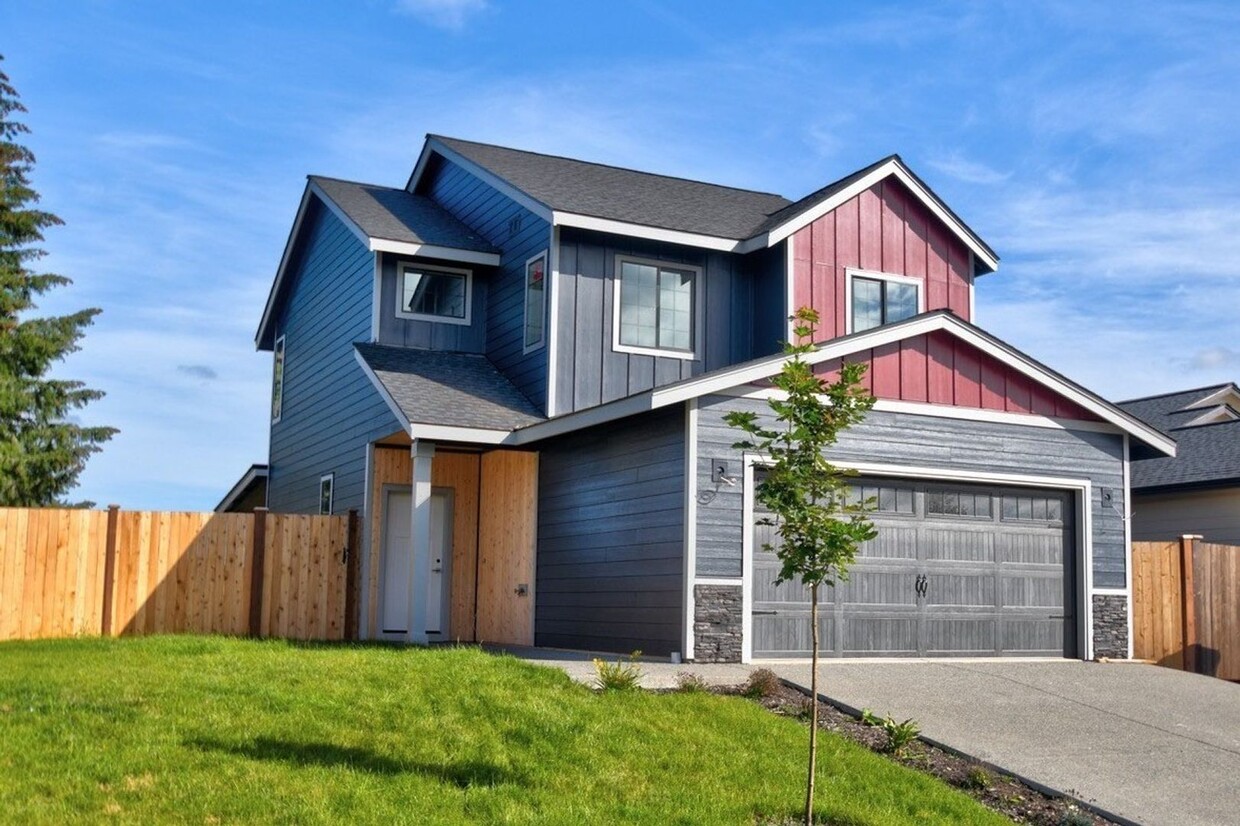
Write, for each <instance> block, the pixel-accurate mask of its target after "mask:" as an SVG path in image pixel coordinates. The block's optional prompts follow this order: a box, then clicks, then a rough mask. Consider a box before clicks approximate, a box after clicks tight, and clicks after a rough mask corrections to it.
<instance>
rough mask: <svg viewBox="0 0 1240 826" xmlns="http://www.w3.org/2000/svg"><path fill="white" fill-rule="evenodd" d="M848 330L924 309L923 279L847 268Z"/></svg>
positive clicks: (868, 326)
mask: <svg viewBox="0 0 1240 826" xmlns="http://www.w3.org/2000/svg"><path fill="white" fill-rule="evenodd" d="M848 292H849V295H850V299H849V315H848V320H849V330H848V331H849V332H851V333H860V332H861V331H862V330H872V329H873V328H875V327H881V326H883V325H884V324H891V323H893V322H896V321H903V320H904V319H906V318H912V317H913V316H915V315H917V314H918V313H919V312H921V304H922V302H921V281H920V280H919V279H916V278H910V277H908V276H903V275H890V274H888V273H877V272H863V271H860V270H857V271H853V270H850V271H849V272H848Z"/></svg>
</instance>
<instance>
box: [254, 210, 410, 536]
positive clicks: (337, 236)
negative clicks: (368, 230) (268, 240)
mask: <svg viewBox="0 0 1240 826" xmlns="http://www.w3.org/2000/svg"><path fill="white" fill-rule="evenodd" d="M287 277H288V278H289V284H290V289H289V292H288V294H287V296H286V297H285V299H284V303H283V306H282V307H280V308H279V309H278V311H277V315H276V336H284V337H285V343H284V347H285V361H284V365H285V366H284V401H283V410H282V415H281V417H280V421H279V422H276V423H274V424H272V426H271V454H270V461H269V464H270V466H271V470H270V474H271V475H270V477H269V479H268V483H267V485H268V488H267V490H268V494H267V506H268V507H269V508H271V510H273V511H279V512H285V513H317V512H318V509H319V478H320V477H321V476H323V475H325V474H328V473H334V474H335V483H334V484H335V489H334V499H335V503H334V509H335V511H336V512H337V513H339V512H343V511H345V510H348V509H349V508H359V509H360V508H361V507H362V504H363V491H364V489H365V476H366V445H367V444H369V443H370V442H371V441H372V440H374V439H377V438H380V437H382V436H386V435H388V434H390V433H393V432H395V431H397V430H399V429H400V425H399V424H398V423H397V422H396V419H395V417H394V416H393V415H392V413H391V411H390V410H389V409H388V407H387V405H386V404H385V403H384V402H383V400H382V398H381V397H380V396H379V394H378V392H377V391H376V390H375V389H374V387H373V385H371V383H370V380H369V379H367V378H366V375H365V373H363V372H362V369H361V367H360V366H359V365H358V363H357V360H356V359H355V358H354V355H353V342H355V341H369V340H370V325H371V310H372V305H371V295H372V284H373V281H374V258H373V255H372V253H371V252H370V251H369V250H367V249H366V248H365V247H364V246H363V245H362V242H361V241H359V240H358V238H357V236H355V235H354V234H353V233H351V232H350V231H349V230H348V229H346V228H345V226H344V225H343V224H342V223H341V222H340V221H339V219H337V218H336V216H334V215H332V214H331V213H330V212H329V211H328V210H327V209H325V208H323V207H322V206H321V205H320V204H319V203H318V202H317V201H314V200H312V201H311V203H310V205H309V206H308V207H307V213H306V216H305V218H304V219H303V226H302V240H301V243H300V244H299V248H298V249H297V250H295V251H294V258H293V260H292V261H291V262H290V267H289V271H288V273H287Z"/></svg>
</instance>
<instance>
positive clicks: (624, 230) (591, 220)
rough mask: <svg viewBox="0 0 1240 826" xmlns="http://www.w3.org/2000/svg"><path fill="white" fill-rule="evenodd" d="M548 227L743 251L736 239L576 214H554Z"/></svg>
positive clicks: (704, 247)
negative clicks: (571, 228)
mask: <svg viewBox="0 0 1240 826" xmlns="http://www.w3.org/2000/svg"><path fill="white" fill-rule="evenodd" d="M551 223H552V224H554V225H555V226H561V227H577V228H578V229H588V230H593V231H595V232H609V233H611V234H613V235H626V236H629V237H631V238H645V239H647V240H650V241H663V242H666V243H668V244H682V245H684V246H686V247H698V248H700V249H708V250H718V251H720V252H741V251H742V250H741V246H742V241H740V240H739V239H736V238H721V237H719V236H716V235H700V234H698V233H696V232H683V231H681V230H676V229H662V228H661V227H650V226H646V225H644V224H631V223H628V222H627V221H614V220H612V219H610V218H595V217H594V216H592V215H579V214H577V213H575V212H560V211H556V212H553V213H552V218H551Z"/></svg>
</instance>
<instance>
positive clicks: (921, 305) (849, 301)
mask: <svg viewBox="0 0 1240 826" xmlns="http://www.w3.org/2000/svg"><path fill="white" fill-rule="evenodd" d="M854 278H868V279H870V280H871V281H890V282H891V283H893V284H910V285H912V286H914V287H916V288H917V313H918V315H920V314H921V313H924V312H925V311H926V284H925V282H924V281H923V280H922V279H920V278H914V277H913V276H911V275H897V274H896V273H891V272H878V271H877V270H858V269H854V268H853V267H847V268H845V270H844V334H845V335H849V334H851V333H852V332H853V279H854ZM880 326H881V325H880ZM871 329H875V328H871Z"/></svg>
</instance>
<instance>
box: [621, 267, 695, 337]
mask: <svg viewBox="0 0 1240 826" xmlns="http://www.w3.org/2000/svg"><path fill="white" fill-rule="evenodd" d="M698 274H699V270H698V269H697V268H696V267H685V266H676V265H670V264H663V263H660V262H657V261H636V260H627V259H617V261H616V314H615V325H616V330H615V347H616V349H617V350H620V351H626V348H630V349H628V350H627V352H646V351H651V352H650V355H660V354H662V353H664V352H666V353H668V354H669V355H672V354H674V355H676V356H677V357H679V358H686V357H690V358H691V357H692V356H693V351H694V349H695V345H696V338H695V337H696V333H697V329H696V320H695V309H696V308H695V301H696V296H695V291H696V285H697V277H698Z"/></svg>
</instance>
